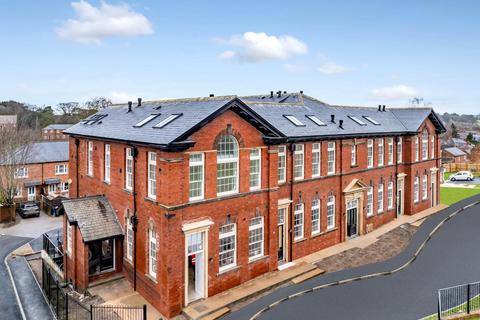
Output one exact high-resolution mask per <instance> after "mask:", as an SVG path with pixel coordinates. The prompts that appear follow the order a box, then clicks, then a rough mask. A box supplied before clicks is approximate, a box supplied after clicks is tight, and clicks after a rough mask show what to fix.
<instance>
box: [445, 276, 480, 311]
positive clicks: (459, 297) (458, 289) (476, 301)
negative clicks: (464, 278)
mask: <svg viewBox="0 0 480 320" xmlns="http://www.w3.org/2000/svg"><path fill="white" fill-rule="evenodd" d="M478 310H480V282H474V283H467V284H462V285H459V286H454V287H450V288H444V289H440V290H438V319H444V318H446V317H450V316H455V315H460V314H470V313H471V312H474V311H478Z"/></svg>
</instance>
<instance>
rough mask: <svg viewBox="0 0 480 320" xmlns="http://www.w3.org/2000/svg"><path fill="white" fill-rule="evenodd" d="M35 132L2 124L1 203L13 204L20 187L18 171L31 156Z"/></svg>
mask: <svg viewBox="0 0 480 320" xmlns="http://www.w3.org/2000/svg"><path fill="white" fill-rule="evenodd" d="M33 141H35V134H34V132H33V131H32V130H30V129H24V128H23V127H22V126H20V127H19V128H18V129H17V128H16V127H15V126H12V125H3V126H0V205H3V206H7V207H8V206H12V205H13V198H14V196H15V193H16V189H17V187H18V183H19V182H18V180H17V179H16V176H17V171H18V170H19V169H20V168H22V166H23V165H25V163H26V162H27V160H28V159H29V157H30V156H31V151H32V143H33Z"/></svg>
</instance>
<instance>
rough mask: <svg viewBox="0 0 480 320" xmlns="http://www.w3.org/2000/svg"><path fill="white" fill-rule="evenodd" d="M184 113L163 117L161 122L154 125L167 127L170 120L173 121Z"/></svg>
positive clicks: (155, 126)
mask: <svg viewBox="0 0 480 320" xmlns="http://www.w3.org/2000/svg"><path fill="white" fill-rule="evenodd" d="M181 115H182V114H181V113H180V114H171V115H169V116H168V117H166V118H165V119H163V120H162V121H161V122H160V123H158V124H156V125H154V126H153V127H154V128H157V129H158V128H163V127H165V126H166V125H167V124H169V123H170V122H172V121H173V120H175V119H177V118H178V117H180V116H181Z"/></svg>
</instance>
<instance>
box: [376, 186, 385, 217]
mask: <svg viewBox="0 0 480 320" xmlns="http://www.w3.org/2000/svg"><path fill="white" fill-rule="evenodd" d="M383 191H384V190H383V183H379V184H378V188H377V214H380V213H382V212H383V210H384V207H383V206H384V202H385V201H384V200H385V198H384V193H383Z"/></svg>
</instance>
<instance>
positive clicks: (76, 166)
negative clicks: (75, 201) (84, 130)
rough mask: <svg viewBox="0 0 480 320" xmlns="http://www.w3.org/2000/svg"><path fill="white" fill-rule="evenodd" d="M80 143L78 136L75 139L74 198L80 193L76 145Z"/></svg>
mask: <svg viewBox="0 0 480 320" xmlns="http://www.w3.org/2000/svg"><path fill="white" fill-rule="evenodd" d="M79 145H80V140H79V139H78V138H76V139H75V175H76V179H75V180H76V181H75V184H76V185H77V187H76V189H77V196H76V198H78V197H79V195H80V190H79V183H78V177H79V175H78V146H79Z"/></svg>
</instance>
